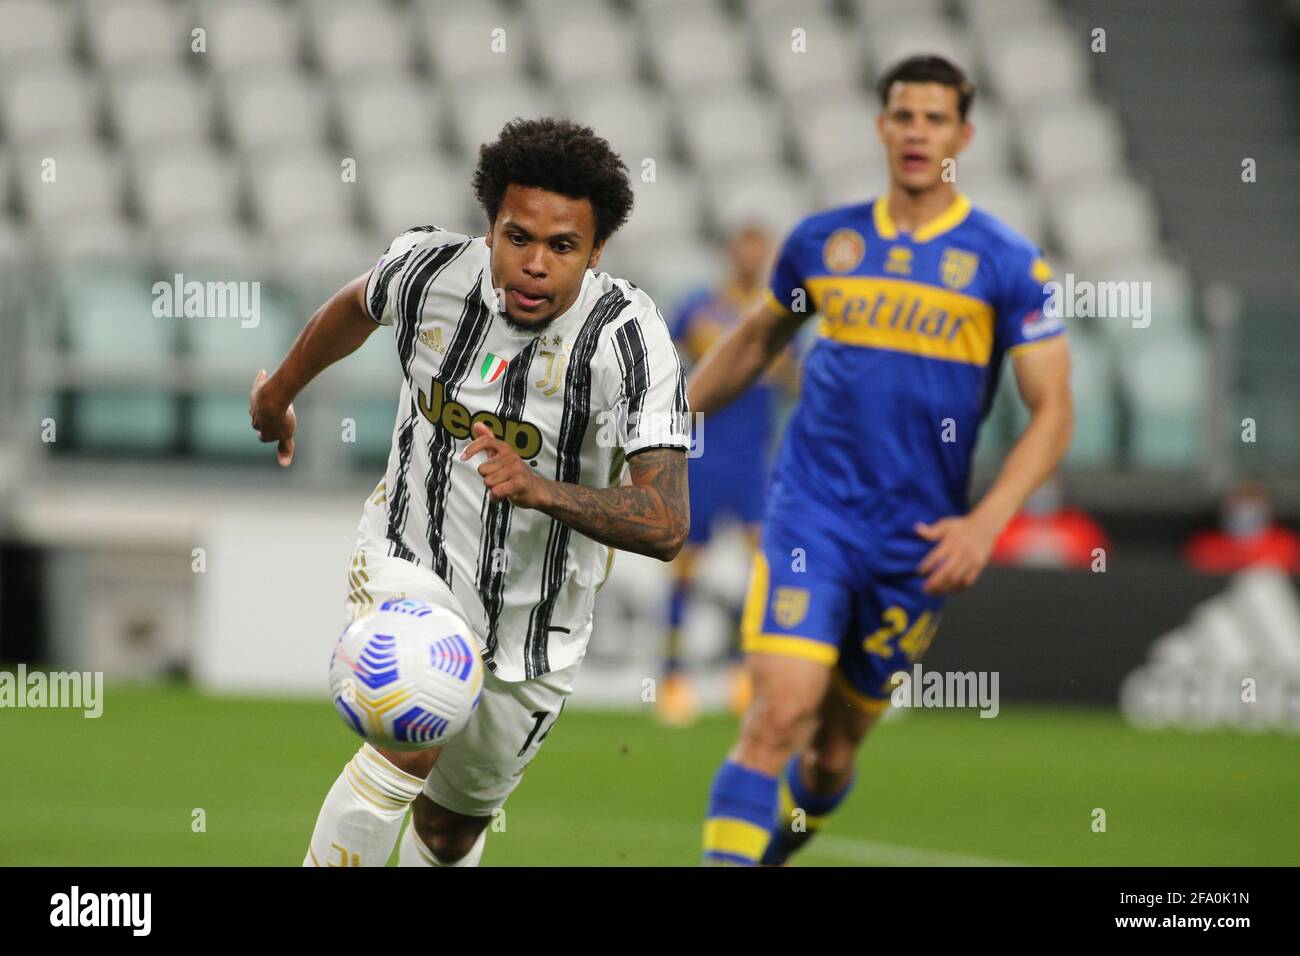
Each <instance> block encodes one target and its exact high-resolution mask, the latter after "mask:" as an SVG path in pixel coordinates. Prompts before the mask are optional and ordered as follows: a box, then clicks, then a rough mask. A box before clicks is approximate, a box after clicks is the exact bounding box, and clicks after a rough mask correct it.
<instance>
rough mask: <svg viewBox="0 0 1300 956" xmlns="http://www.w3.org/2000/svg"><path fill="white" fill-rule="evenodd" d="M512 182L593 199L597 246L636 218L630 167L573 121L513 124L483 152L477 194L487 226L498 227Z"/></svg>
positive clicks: (481, 149)
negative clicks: (499, 217) (489, 224)
mask: <svg viewBox="0 0 1300 956" xmlns="http://www.w3.org/2000/svg"><path fill="white" fill-rule="evenodd" d="M511 183H514V184H515V185H517V186H536V187H538V188H539V189H545V190H548V191H550V192H555V193H560V194H561V195H563V196H568V197H570V198H571V199H587V200H590V202H591V207H592V210H593V211H594V212H595V215H596V243H597V244H599V243H601V242H604V241H605V240H606V239H608V238H609V237H610V236H612V235H613V234H614V233H615V231H617V229H618V228H619V227H620V226H621V225H623V223H625V222H627V217H628V216H629V215H631V213H632V186H631V184H630V183H629V182H628V178H627V165H626V164H625V163H624V162H623V160H622V159H621V158H620V157H619V155H618V154H617V153H615V152H614V151H613V150H612V149H610V147H609V143H608V142H607V141H605V140H604V139H602V138H601V137H599V136H597V135H596V134H595V133H594V132H592V131H591V130H590V129H589V128H587V127H586V126H579V125H578V124H577V123H573V122H570V121H569V120H557V119H513V120H511V121H510V122H509V123H507V124H506V125H505V127H504V128H503V129H502V130H501V135H500V136H499V137H498V138H497V141H496V142H495V143H484V144H483V145H482V146H480V147H479V151H478V167H477V168H476V169H475V170H474V195H475V196H477V197H478V201H479V203H480V204H481V205H482V206H483V210H484V212H486V213H487V217H488V222H489V223H493V222H496V218H497V212H498V211H500V209H501V199H502V197H504V196H505V194H506V187H507V186H509V185H510V184H511Z"/></svg>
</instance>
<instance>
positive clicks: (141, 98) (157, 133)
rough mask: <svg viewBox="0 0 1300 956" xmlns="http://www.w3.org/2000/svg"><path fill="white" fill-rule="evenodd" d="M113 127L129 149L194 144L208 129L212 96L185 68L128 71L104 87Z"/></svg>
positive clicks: (205, 137)
mask: <svg viewBox="0 0 1300 956" xmlns="http://www.w3.org/2000/svg"><path fill="white" fill-rule="evenodd" d="M108 94H109V99H108V109H109V115H110V116H111V117H112V125H113V130H114V132H115V133H116V134H117V138H118V140H119V141H120V142H121V143H122V145H123V146H125V147H127V148H128V149H132V150H140V149H143V148H145V147H154V146H166V147H171V146H174V145H176V144H180V143H195V144H200V143H204V142H206V141H207V140H208V138H209V136H210V135H211V132H212V129H213V125H214V123H213V116H214V109H213V98H212V93H211V90H210V89H209V87H208V85H207V83H206V79H205V78H204V77H202V75H198V76H196V75H195V74H193V73H190V72H188V71H184V70H179V69H170V68H159V69H151V70H144V71H130V72H128V73H125V74H122V75H118V76H116V77H114V78H113V80H112V82H111V83H110V84H109V86H108Z"/></svg>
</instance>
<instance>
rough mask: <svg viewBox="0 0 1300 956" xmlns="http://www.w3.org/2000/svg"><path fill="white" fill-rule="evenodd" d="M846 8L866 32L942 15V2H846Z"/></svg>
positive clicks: (900, 0) (938, 0)
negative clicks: (906, 21)
mask: <svg viewBox="0 0 1300 956" xmlns="http://www.w3.org/2000/svg"><path fill="white" fill-rule="evenodd" d="M847 6H848V8H849V12H850V15H851V16H852V17H853V18H854V19H855V20H857V21H858V22H859V23H861V24H862V25H863V26H864V27H866V29H867V30H868V31H873V30H879V29H881V28H888V27H890V26H892V25H895V24H897V23H898V22H899V21H905V20H937V19H942V18H943V15H944V9H943V0H848V3H847ZM918 52H919V51H918ZM877 66H878V67H880V69H882V70H883V69H887V68H888V64H885V63H877Z"/></svg>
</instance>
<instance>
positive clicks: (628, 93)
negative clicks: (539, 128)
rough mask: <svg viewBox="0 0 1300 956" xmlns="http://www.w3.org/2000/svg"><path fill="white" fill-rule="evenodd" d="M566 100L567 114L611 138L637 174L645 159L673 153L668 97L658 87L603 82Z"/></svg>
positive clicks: (571, 95)
mask: <svg viewBox="0 0 1300 956" xmlns="http://www.w3.org/2000/svg"><path fill="white" fill-rule="evenodd" d="M565 99H566V111H565V112H566V114H567V115H568V116H570V117H572V118H573V119H574V120H575V121H576V122H579V123H583V124H585V125H587V126H590V127H591V128H592V129H593V130H595V131H596V132H597V133H598V134H599V135H601V136H603V137H605V139H607V140H609V144H610V146H612V147H613V148H614V150H615V151H616V152H617V153H618V154H619V155H620V156H622V157H623V160H624V162H626V163H627V165H628V169H629V170H630V171H631V173H632V174H633V175H634V176H635V175H639V174H640V169H639V164H640V162H641V160H643V159H646V158H648V157H649V158H655V159H656V160H661V161H662V160H664V159H666V158H667V157H668V156H669V155H670V154H671V150H672V133H671V131H670V127H669V108H668V100H667V98H666V97H665V96H664V95H663V94H662V93H661V92H660V91H659V90H658V89H656V88H655V87H650V86H645V85H642V84H640V83H599V84H595V85H593V86H590V87H583V88H580V89H576V90H570V91H569V92H568V94H567V96H566V97H565Z"/></svg>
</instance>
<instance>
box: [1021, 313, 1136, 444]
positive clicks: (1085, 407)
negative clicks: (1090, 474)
mask: <svg viewBox="0 0 1300 956" xmlns="http://www.w3.org/2000/svg"><path fill="white" fill-rule="evenodd" d="M1111 356H1112V343H1111V342H1109V341H1107V340H1106V339H1104V338H1101V337H1099V336H1095V335H1089V334H1087V333H1085V332H1082V331H1081V329H1080V327H1079V323H1078V322H1074V323H1071V328H1070V390H1071V392H1072V394H1073V396H1074V438H1073V439H1072V440H1071V442H1070V449H1069V451H1068V452H1067V453H1066V457H1065V462H1066V464H1067V465H1070V466H1076V467H1087V468H1105V467H1109V466H1111V465H1113V464H1114V463H1115V460H1116V456H1117V454H1118V449H1119V414H1118V409H1117V408H1116V402H1115V388H1116V382H1115V375H1114V364H1113V362H1112V359H1111ZM1025 418H1026V419H1027V415H1026V416H1025Z"/></svg>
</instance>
